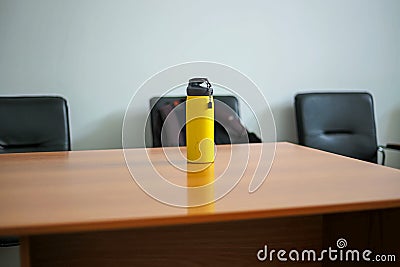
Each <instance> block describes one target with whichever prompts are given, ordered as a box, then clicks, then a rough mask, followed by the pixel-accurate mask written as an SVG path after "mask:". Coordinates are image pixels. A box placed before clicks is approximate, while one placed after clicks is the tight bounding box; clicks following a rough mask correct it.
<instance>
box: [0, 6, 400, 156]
mask: <svg viewBox="0 0 400 267" xmlns="http://www.w3.org/2000/svg"><path fill="white" fill-rule="evenodd" d="M399 29H400V1H397V0H393V1H387V0H384V1H382V0H376V1H364V0H360V1H355V0H353V1H345V0H342V1H341V0H334V1H319V0H318V1H313V0H299V1H262V0H260V1H226V0H224V1H194V0H189V1H188V0H182V1H179V0H171V1H160V0H159V1H155V0H152V1H145V0H142V1H128V0H127V1H122V0H119V1H112V0H97V1H95V0H92V1H78V0H76V1H72V0H71V1H67V0H38V1H30V0H18V1H16V0H0V95H9V94H11V95H18V94H60V95H63V96H64V97H66V98H67V99H68V101H69V105H70V109H71V112H70V114H71V130H72V148H73V149H75V150H77V149H100V148H119V147H121V125H122V119H123V114H124V111H125V108H126V107H127V105H128V102H129V99H130V98H131V96H132V94H133V92H134V91H135V90H136V89H137V88H138V87H139V86H140V85H141V84H142V83H143V82H144V81H145V80H146V79H147V78H148V77H150V76H151V75H152V74H154V73H156V72H158V71H160V70H161V69H163V68H166V67H168V66H170V65H174V64H178V63H181V62H187V61H192V60H208V61H216V62H220V63H224V64H227V65H231V66H232V67H234V68H237V69H239V70H241V71H242V72H243V73H245V74H247V75H248V76H249V77H250V78H252V79H253V81H254V82H256V83H257V84H258V86H259V87H260V88H261V89H262V91H263V92H264V94H265V95H266V96H267V98H268V100H269V103H270V105H271V107H272V110H273V113H274V116H275V119H276V125H277V134H278V140H289V141H296V132H295V121H294V113H293V97H294V95H295V94H296V93H297V92H299V91H304V90H309V89H321V90H326V89H333V88H334V89H336V88H340V89H366V90H368V91H370V92H371V93H372V94H373V96H374V98H375V110H376V119H377V126H378V138H379V142H380V143H386V142H387V141H396V142H400V121H399V118H400V49H399V48H400V30H399ZM148 97H149V98H150V97H151V95H149V96H148ZM256 108H258V109H262V107H256ZM147 109H148V99H143V116H145V114H146V112H147ZM139 140H140V139H138V146H139V145H140V142H139Z"/></svg>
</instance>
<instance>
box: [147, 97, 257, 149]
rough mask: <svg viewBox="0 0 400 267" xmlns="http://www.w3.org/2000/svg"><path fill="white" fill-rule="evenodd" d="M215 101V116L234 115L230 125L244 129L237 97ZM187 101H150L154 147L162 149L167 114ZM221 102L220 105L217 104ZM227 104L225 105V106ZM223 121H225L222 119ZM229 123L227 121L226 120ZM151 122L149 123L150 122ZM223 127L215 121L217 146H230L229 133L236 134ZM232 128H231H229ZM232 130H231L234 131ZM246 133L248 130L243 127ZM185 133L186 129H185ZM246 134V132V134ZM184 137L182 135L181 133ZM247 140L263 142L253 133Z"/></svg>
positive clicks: (154, 99)
mask: <svg viewBox="0 0 400 267" xmlns="http://www.w3.org/2000/svg"><path fill="white" fill-rule="evenodd" d="M214 99H215V102H216V103H215V104H216V105H215V114H216V115H215V116H216V118H217V117H222V118H223V117H224V116H229V112H231V113H233V114H231V115H232V116H229V117H234V118H233V119H232V118H230V119H231V122H229V124H230V125H228V126H232V129H233V128H236V129H240V127H243V126H242V125H241V124H240V121H239V119H240V111H239V101H238V99H237V98H236V97H235V96H230V95H225V96H214ZM185 100H186V97H184V96H177V97H153V98H151V99H150V126H151V133H152V141H153V147H161V146H162V144H161V129H162V127H163V124H164V120H165V112H166V111H167V112H169V111H170V110H171V109H173V108H174V106H177V105H179V104H181V103H183V102H184V101H185ZM218 101H220V102H219V103H217V102H218ZM224 104H225V105H224ZM224 106H225V107H226V108H224ZM222 120H223V119H222ZM224 121H227V120H224ZM148 122H149V121H148ZM239 124H240V125H239ZM226 128H227V127H226V125H225V127H224V126H223V125H221V124H220V123H219V122H218V121H215V124H214V141H215V143H216V144H217V145H220V144H230V143H231V141H232V140H231V139H232V134H231V136H230V135H229V133H228V132H234V131H230V129H226ZM228 128H230V127H228ZM232 129H231V130H232ZM243 129H244V131H246V129H245V128H244V127H243ZM183 132H184V128H183ZM245 133H246V132H245ZM181 135H182V133H181ZM184 139H185V137H184V135H183V137H182V138H181V140H180V143H181V145H184V144H185V140H184ZM245 139H248V140H249V142H261V140H260V139H259V138H258V137H257V136H256V135H255V134H253V133H248V132H247V137H246V138H245Z"/></svg>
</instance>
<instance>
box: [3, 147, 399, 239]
mask: <svg viewBox="0 0 400 267" xmlns="http://www.w3.org/2000/svg"><path fill="white" fill-rule="evenodd" d="M261 145H265V146H271V147H272V146H273V144H252V145H250V160H249V163H248V165H247V168H246V171H245V173H244V175H243V178H242V180H241V181H240V183H239V184H238V185H237V186H236V187H235V188H234V190H232V191H231V192H230V193H229V194H228V195H227V196H225V197H224V198H222V199H221V200H219V201H218V202H216V203H214V205H213V208H212V209H211V210H212V212H210V210H209V209H204V212H201V210H202V209H199V210H198V211H200V212H190V209H186V208H175V207H171V206H167V205H165V204H162V203H160V202H158V201H156V200H154V199H152V198H151V197H149V196H148V195H146V194H145V193H144V192H143V191H142V190H141V189H140V188H139V187H138V185H137V184H136V183H135V182H134V180H133V179H132V177H131V175H130V173H129V171H128V168H127V167H126V165H125V160H124V157H123V152H122V150H103V151H73V152H48V153H24V154H3V155H0V217H1V220H0V234H3V235H32V234H45V233H67V232H77V231H99V230H116V229H127V228H135V227H153V226H168V225H176V224H192V223H208V222H218V221H221V222H222V221H230V220H241V219H257V218H274V217H284V216H292V215H313V214H321V213H331V212H342V211H359V210H367V209H378V208H390V207H400V171H399V170H396V169H391V168H388V167H383V166H378V165H375V164H371V163H367V162H362V161H358V160H354V159H350V158H345V157H342V156H338V155H334V154H330V153H326V152H322V151H317V150H314V149H310V148H306V147H301V146H297V145H293V144H289V143H278V144H277V149H276V155H275V160H274V163H273V166H272V168H271V171H270V173H269V175H268V177H267V179H266V181H265V182H264V184H263V185H262V186H261V187H260V189H259V190H258V191H256V192H255V193H252V194H249V193H248V185H249V183H250V180H251V178H252V173H253V172H254V170H255V169H256V167H257V160H256V159H257V155H258V154H259V153H260V149H261V147H260V146H261ZM232 147H234V148H235V149H236V150H238V151H239V152H240V150H241V149H243V151H245V149H246V148H245V146H243V145H234V146H232ZM232 147H231V146H219V147H218V154H217V158H216V162H215V175H216V177H217V176H218V175H219V174H220V173H222V172H223V170H224V168H225V167H226V166H227V164H229V157H230V152H231V151H232ZM147 152H148V155H149V157H150V158H152V159H153V160H154V161H155V162H157V164H156V165H157V168H158V169H159V170H160V172H163V173H164V174H165V175H167V178H168V179H170V180H171V181H172V182H176V183H177V184H179V183H180V182H182V181H186V174H185V173H183V172H181V171H178V170H176V169H174V168H173V167H172V166H170V165H169V164H167V162H166V160H165V156H164V155H163V153H162V149H160V148H155V149H149V150H148V151H147ZM129 153H130V156H131V157H132V159H133V160H135V162H136V166H139V167H138V168H139V169H140V166H141V165H140V164H141V162H143V161H144V160H145V159H143V157H142V156H141V155H143V149H132V150H129ZM229 166H230V168H233V171H236V169H235V168H238V167H237V164H235V163H233V164H230V165H229ZM140 171H142V172H143V173H146V172H147V170H146V169H145V167H143V168H142V169H140ZM237 171H238V172H239V171H240V170H239V169H238V170H237ZM148 178H149V179H153V178H154V177H150V176H149V177H148Z"/></svg>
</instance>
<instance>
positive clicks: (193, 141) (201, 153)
mask: <svg viewBox="0 0 400 267" xmlns="http://www.w3.org/2000/svg"><path fill="white" fill-rule="evenodd" d="M186 93H187V99H186V147H187V161H188V162H190V163H211V162H214V100H213V89H212V88H211V84H210V82H209V81H208V80H207V78H193V79H190V80H189V84H188V87H187V89H186Z"/></svg>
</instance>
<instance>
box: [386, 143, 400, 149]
mask: <svg viewBox="0 0 400 267" xmlns="http://www.w3.org/2000/svg"><path fill="white" fill-rule="evenodd" d="M384 148H387V149H394V150H400V144H386V146H385V147H384Z"/></svg>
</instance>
